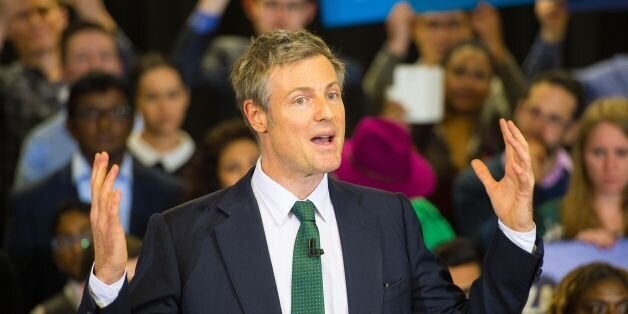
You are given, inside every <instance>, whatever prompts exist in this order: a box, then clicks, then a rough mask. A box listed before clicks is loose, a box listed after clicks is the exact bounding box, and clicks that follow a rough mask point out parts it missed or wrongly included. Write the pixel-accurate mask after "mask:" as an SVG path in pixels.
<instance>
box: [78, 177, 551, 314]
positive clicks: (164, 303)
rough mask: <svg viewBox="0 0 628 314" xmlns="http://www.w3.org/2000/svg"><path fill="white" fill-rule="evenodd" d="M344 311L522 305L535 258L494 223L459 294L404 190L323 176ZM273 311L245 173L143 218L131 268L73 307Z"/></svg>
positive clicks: (508, 309)
mask: <svg viewBox="0 0 628 314" xmlns="http://www.w3.org/2000/svg"><path fill="white" fill-rule="evenodd" d="M329 190H330V196H331V200H332V203H333V206H334V210H335V214H336V219H337V223H338V229H339V233H340V241H341V245H342V251H343V260H344V270H345V276H346V284H347V297H348V306H349V312H350V313H358V314H363V313H395V314H398V313H456V312H474V313H516V312H519V313H520V312H521V309H522V308H523V306H524V304H525V301H526V298H527V296H528V290H529V287H530V285H531V284H532V282H533V280H534V279H535V277H536V276H537V273H538V270H539V267H540V263H541V260H542V245H541V242H540V241H538V242H537V247H538V248H539V249H538V250H537V251H536V253H535V254H530V253H528V252H525V251H523V250H521V249H520V248H519V247H517V246H515V245H514V244H513V243H511V242H510V241H509V240H508V239H507V238H506V237H505V236H504V235H503V234H502V233H498V234H497V235H496V237H495V239H494V242H493V246H492V247H491V250H490V251H489V252H488V255H487V259H486V263H485V264H484V276H483V277H482V278H481V279H479V280H478V281H477V282H476V283H475V284H474V285H473V288H472V291H471V299H470V300H469V301H467V300H466V299H465V296H464V294H463V293H462V291H461V290H459V289H458V288H457V287H455V286H454V285H453V284H452V283H451V279H450V276H449V272H448V270H447V267H446V266H445V265H444V264H443V263H442V262H441V261H440V260H439V259H438V258H436V257H435V256H434V255H432V254H431V253H430V252H429V251H428V250H427V249H426V247H425V245H424V244H423V240H422V238H421V227H420V225H419V222H418V220H417V218H416V215H415V214H414V212H413V210H412V207H411V205H410V203H409V202H408V200H407V199H406V198H405V197H403V196H401V195H398V194H391V193H387V192H382V191H378V190H373V189H368V188H364V187H359V186H355V185H350V184H346V183H342V182H338V181H335V180H333V179H330V180H329ZM93 312H102V313H129V312H133V313H230V314H231V313H280V312H281V309H280V304H279V297H278V293H277V287H276V285H275V280H274V276H273V269H272V265H271V261H270V256H269V252H268V247H267V245H266V239H265V235H264V230H263V225H262V220H261V216H260V212H259V208H258V205H257V202H256V200H255V198H254V195H253V192H252V189H251V173H249V174H248V175H247V176H245V177H244V178H243V179H242V180H241V181H240V182H238V183H237V184H236V185H235V186H233V187H231V188H229V189H226V190H221V191H218V192H216V193H213V194H210V195H207V196H205V197H202V198H199V199H196V200H194V201H191V202H188V203H186V204H183V205H181V206H179V207H177V208H174V209H172V210H168V211H166V212H164V213H161V214H156V215H154V216H153V217H152V218H151V221H150V225H149V228H148V231H147V234H146V238H145V240H144V245H143V251H142V254H141V256H140V260H139V263H138V268H137V270H136V276H135V278H134V279H133V281H132V282H131V283H130V284H126V283H125V285H124V286H123V288H122V290H121V292H120V294H119V295H118V298H117V299H116V300H115V301H114V302H113V303H112V304H110V305H109V306H107V307H105V308H104V309H98V307H97V306H96V304H95V303H94V301H93V299H92V298H91V297H90V294H89V292H87V288H86V292H85V294H84V296H83V301H82V303H81V307H80V308H79V313H93Z"/></svg>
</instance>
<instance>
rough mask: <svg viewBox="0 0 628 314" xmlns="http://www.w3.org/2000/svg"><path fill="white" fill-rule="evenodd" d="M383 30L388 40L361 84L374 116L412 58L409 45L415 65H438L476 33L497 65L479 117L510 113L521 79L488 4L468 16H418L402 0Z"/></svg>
mask: <svg viewBox="0 0 628 314" xmlns="http://www.w3.org/2000/svg"><path fill="white" fill-rule="evenodd" d="M386 29H387V33H388V38H387V41H386V43H385V44H384V45H383V46H382V48H381V49H380V50H379V51H378V53H377V54H376V56H375V58H374V59H373V61H372V62H371V65H370V67H369V69H368V71H367V73H366V75H365V76H364V81H363V87H364V91H365V93H366V94H367V96H368V97H369V103H370V104H372V105H374V108H372V109H371V111H372V113H380V111H381V109H382V105H383V104H384V100H385V99H384V96H385V95H384V92H385V90H386V87H388V86H390V85H391V83H392V81H393V73H394V70H395V67H396V66H397V65H398V64H401V63H402V62H404V61H406V60H407V59H408V55H411V54H408V48H409V47H410V46H411V42H414V46H416V48H417V49H418V55H419V58H418V60H416V63H417V64H421V65H429V66H438V65H440V64H442V61H443V57H444V56H445V54H446V53H447V51H449V50H451V48H452V47H453V46H455V45H456V44H458V43H459V42H461V41H465V40H470V39H472V38H473V37H474V32H475V33H476V35H477V38H478V39H479V40H481V42H482V43H483V44H484V45H485V46H486V47H487V48H488V49H489V51H490V53H491V55H492V57H493V59H494V61H495V74H496V78H495V79H494V80H493V81H492V82H491V84H490V97H488V98H487V99H485V101H486V106H484V114H483V118H487V117H488V116H490V115H491V114H495V113H499V114H500V115H502V116H505V115H509V114H510V111H511V106H513V105H514V104H515V103H516V101H517V100H518V99H519V97H521V95H522V94H523V92H524V90H525V85H526V80H525V77H524V75H523V73H522V72H521V69H520V68H519V65H518V64H517V62H516V61H515V59H514V58H513V57H512V56H511V54H510V52H509V51H508V48H507V47H506V45H505V43H504V41H503V38H502V33H501V29H502V26H501V19H500V16H499V12H498V11H497V10H496V9H495V8H493V7H491V6H490V5H488V4H486V3H481V4H479V5H478V6H477V8H476V9H475V10H474V11H472V12H469V13H467V12H464V11H462V10H454V11H440V12H424V13H420V14H417V13H415V12H414V10H413V9H412V7H411V6H410V5H409V4H408V3H406V2H400V3H399V4H397V5H396V6H395V7H394V8H393V9H392V10H391V12H390V14H389V16H388V20H387V22H386ZM497 78H499V79H497Z"/></svg>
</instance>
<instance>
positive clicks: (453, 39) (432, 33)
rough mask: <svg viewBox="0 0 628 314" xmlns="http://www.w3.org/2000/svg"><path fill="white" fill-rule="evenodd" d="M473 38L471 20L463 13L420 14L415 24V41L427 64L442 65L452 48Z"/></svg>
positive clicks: (422, 59) (422, 58) (423, 60)
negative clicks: (444, 57) (443, 59)
mask: <svg viewBox="0 0 628 314" xmlns="http://www.w3.org/2000/svg"><path fill="white" fill-rule="evenodd" d="M471 36H472V32H471V26H470V25H469V18H468V17H467V15H466V14H465V13H464V12H462V11H454V12H438V13H425V14H420V15H417V16H416V19H415V22H414V41H415V43H416V45H417V47H418V48H419V52H420V55H421V62H423V63H425V64H438V63H440V61H441V60H442V58H443V56H444V55H445V53H446V52H447V51H448V50H449V49H450V48H451V47H453V46H454V45H455V44H457V43H458V42H460V41H462V40H465V39H469V38H471Z"/></svg>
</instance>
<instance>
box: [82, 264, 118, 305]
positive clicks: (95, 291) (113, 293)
mask: <svg viewBox="0 0 628 314" xmlns="http://www.w3.org/2000/svg"><path fill="white" fill-rule="evenodd" d="M124 280H126V270H124V275H123V276H122V278H120V280H118V281H116V282H114V283H113V284H111V285H108V284H106V283H104V282H102V281H100V279H98V277H96V275H94V265H92V270H91V271H90V273H89V294H90V295H91V296H92V298H93V299H94V302H96V305H98V307H99V308H104V307H106V306H107V305H109V304H111V303H112V302H113V301H115V299H116V298H117V297H118V294H119V293H120V290H121V289H122V286H123V285H124Z"/></svg>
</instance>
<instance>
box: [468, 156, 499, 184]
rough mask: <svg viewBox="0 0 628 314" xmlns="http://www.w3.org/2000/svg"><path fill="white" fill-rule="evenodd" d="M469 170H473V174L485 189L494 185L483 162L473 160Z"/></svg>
mask: <svg viewBox="0 0 628 314" xmlns="http://www.w3.org/2000/svg"><path fill="white" fill-rule="evenodd" d="M471 168H473V172H475V175H477V176H478V178H479V179H480V181H481V182H482V184H483V185H484V188H485V189H487V190H488V189H489V187H490V186H492V185H493V184H495V179H493V176H492V175H491V172H490V171H489V170H488V168H487V167H486V165H485V164H484V162H482V161H481V160H479V159H474V160H472V161H471Z"/></svg>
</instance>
